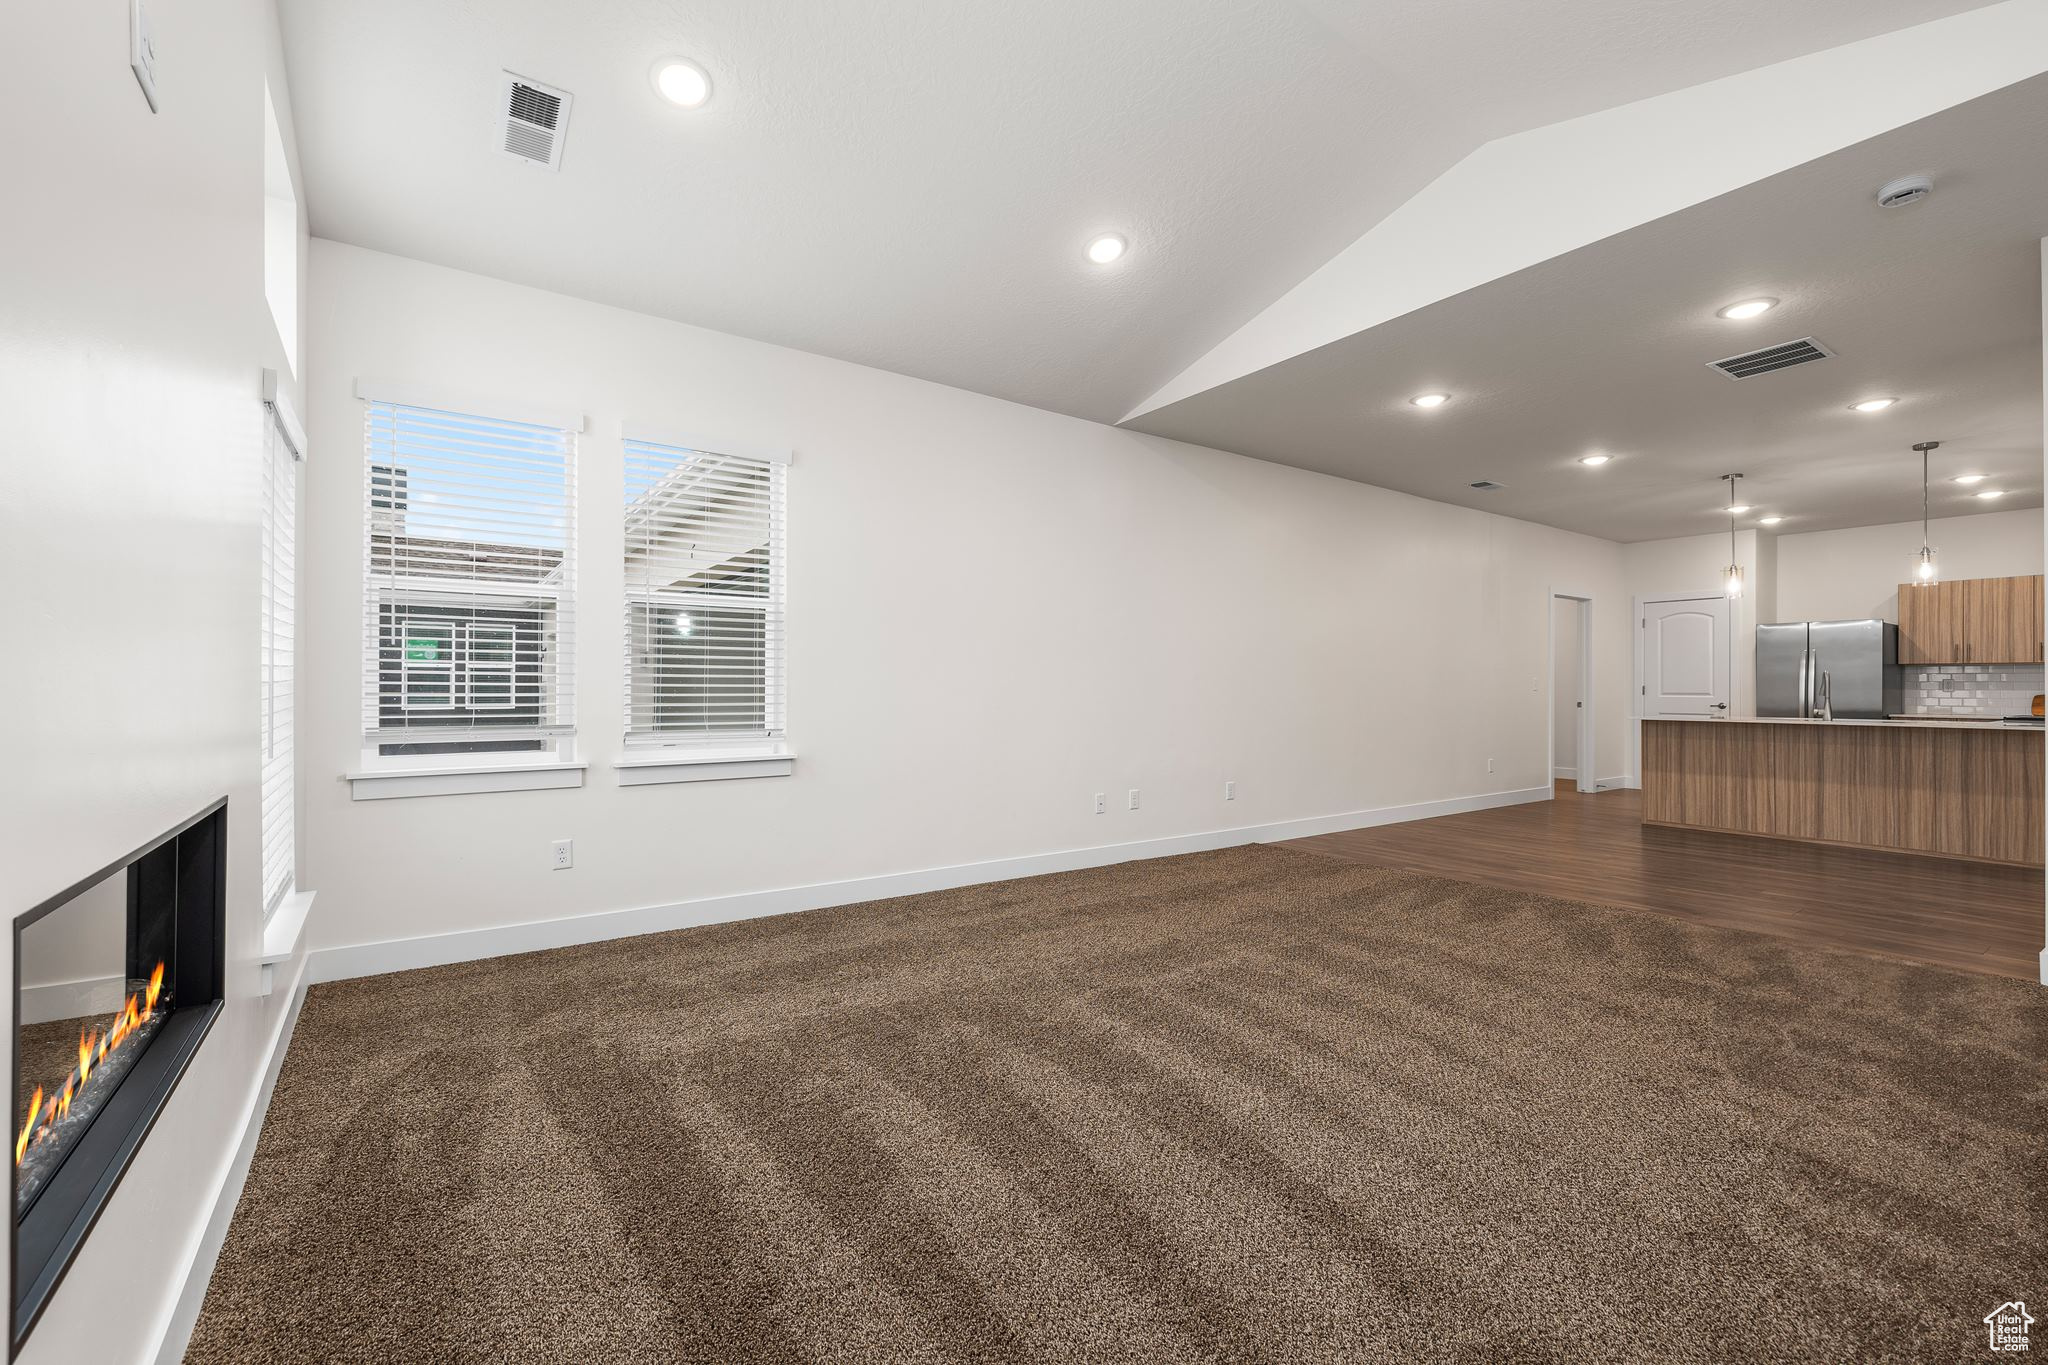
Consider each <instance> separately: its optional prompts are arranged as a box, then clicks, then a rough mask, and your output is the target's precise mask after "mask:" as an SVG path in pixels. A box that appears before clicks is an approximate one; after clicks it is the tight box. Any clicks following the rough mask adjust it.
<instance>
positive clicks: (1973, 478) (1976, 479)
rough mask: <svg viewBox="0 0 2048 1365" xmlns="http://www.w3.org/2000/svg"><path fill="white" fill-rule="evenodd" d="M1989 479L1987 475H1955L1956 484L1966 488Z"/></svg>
mask: <svg viewBox="0 0 2048 1365" xmlns="http://www.w3.org/2000/svg"><path fill="white" fill-rule="evenodd" d="M1990 477H1991V476H1990V475H1989V474H1958V475H1956V482H1957V483H1959V484H1962V485H1963V486H1964V487H1966V488H1967V487H1968V486H1969V485H1971V484H1973V483H1982V482H1984V480H1986V479H1988V478H1990Z"/></svg>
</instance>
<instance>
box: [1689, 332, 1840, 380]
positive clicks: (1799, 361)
mask: <svg viewBox="0 0 2048 1365" xmlns="http://www.w3.org/2000/svg"><path fill="white" fill-rule="evenodd" d="M1833 354H1834V352H1833V351H1830V350H1829V349H1828V348H1827V347H1825V346H1823V345H1821V344H1820V343H1819V342H1818V341H1815V340H1814V339H1813V338H1812V337H1801V338H1800V339H1799V340H1797V341H1788V342H1786V343H1785V344H1784V345H1782V346H1766V347H1764V348H1763V349H1762V350H1761V351H1748V352H1745V353H1744V354H1742V355H1731V356H1729V357H1728V358H1727V359H1726V360H1716V361H1713V362H1711V363H1710V364H1709V365H1708V367H1707V368H1708V369H1713V370H1719V371H1720V372H1721V373H1722V374H1725V375H1727V376H1728V377H1729V378H1730V379H1748V378H1751V377H1752V376H1754V375H1759V374H1769V373H1770V372H1771V371H1772V370H1783V369H1789V368H1791V367H1792V366H1794V365H1804V364H1807V363H1808V362H1809V361H1814V360H1826V359H1827V358H1828V357H1829V356H1831V355H1833Z"/></svg>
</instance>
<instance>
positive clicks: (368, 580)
mask: <svg viewBox="0 0 2048 1365" xmlns="http://www.w3.org/2000/svg"><path fill="white" fill-rule="evenodd" d="M363 451H364V470H363V541H364V545H363V566H364V568H363V731H364V734H365V736H366V738H367V739H368V740H369V741H370V742H372V743H375V744H376V745H377V748H378V752H379V753H380V754H387V755H389V754H415V753H483V752H498V751H509V750H521V749H525V750H533V749H539V748H542V747H543V746H544V745H545V743H547V742H548V741H550V740H552V739H553V738H555V737H559V736H563V735H568V734H573V733H574V731H575V723H574V720H575V700H574V679H575V672H574V649H573V642H574V638H575V597H574V578H573V568H574V557H573V555H572V553H571V545H572V544H573V537H574V528H575V495H574V488H575V480H574V470H573V463H574V458H575V438H574V437H573V436H572V435H571V434H570V433H569V432H568V431H566V430H563V429H561V428H558V427H551V426H543V425H536V424H533V423H528V422H515V421H504V420H499V419H496V418H491V417H481V416H475V415H472V414H467V413H459V412H446V411H439V410H435V409H430V408H424V407H411V406H407V405H404V404H401V403H395V402H379V401H372V402H370V403H367V404H366V405H365V412H364V440H363Z"/></svg>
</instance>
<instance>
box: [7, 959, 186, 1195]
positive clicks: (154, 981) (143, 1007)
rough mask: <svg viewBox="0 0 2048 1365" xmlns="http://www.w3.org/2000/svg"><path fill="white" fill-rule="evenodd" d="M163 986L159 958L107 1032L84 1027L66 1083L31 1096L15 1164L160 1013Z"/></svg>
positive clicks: (23, 1121)
mask: <svg viewBox="0 0 2048 1365" xmlns="http://www.w3.org/2000/svg"><path fill="white" fill-rule="evenodd" d="M163 988H164V964H163V963H161V962H159V963H157V964H156V970H155V971H153V972H151V973H150V974H149V984H148V985H147V986H144V987H143V988H142V989H141V990H140V991H137V992H135V993H134V994H131V995H130V996H129V997H128V998H127V999H126V1000H124V1001H122V1002H121V1008H120V1009H119V1010H118V1011H116V1012H115V1014H114V1020H113V1023H111V1024H109V1025H108V1026H107V1030H106V1032H104V1033H102V1032H101V1031H100V1030H98V1029H91V1030H80V1032H79V1035H78V1065H77V1066H75V1067H73V1068H72V1070H71V1074H70V1075H68V1076H66V1077H65V1078H64V1084H63V1086H62V1087H61V1088H60V1089H59V1090H58V1091H57V1092H56V1093H55V1094H54V1095H51V1096H50V1097H49V1098H48V1099H47V1100H45V1099H44V1098H43V1088H42V1087H41V1086H40V1085H39V1086H37V1087H36V1089H35V1093H34V1094H33V1095H31V1096H30V1097H29V1101H28V1114H27V1116H26V1117H25V1118H24V1119H23V1120H22V1124H21V1132H20V1133H19V1134H18V1135H17V1136H16V1137H15V1139H14V1164H15V1165H17V1166H19V1165H20V1164H21V1163H22V1161H23V1160H24V1159H26V1158H27V1156H28V1149H29V1148H30V1147H32V1146H34V1145H35V1144H36V1143H38V1142H41V1141H42V1140H43V1139H44V1138H45V1137H48V1136H49V1134H50V1130H51V1128H52V1127H53V1126H54V1125H55V1124H56V1122H57V1121H58V1120H59V1119H61V1118H64V1117H65V1116H67V1115H68V1114H70V1112H71V1101H72V1098H73V1097H74V1096H76V1095H77V1094H78V1093H79V1092H80V1091H81V1090H83V1089H84V1088H85V1082H86V1078H87V1077H89V1076H91V1075H92V1073H93V1072H95V1071H97V1070H99V1069H100V1067H101V1066H103V1065H105V1063H106V1060H107V1057H108V1056H109V1055H110V1054H111V1053H112V1052H113V1051H114V1049H115V1048H118V1047H119V1046H121V1044H122V1043H125V1042H127V1041H128V1039H130V1038H131V1037H133V1036H134V1035H135V1034H136V1033H137V1032H138V1031H140V1030H141V1028H142V1026H143V1025H145V1024H147V1023H148V1022H149V1021H150V1020H151V1019H153V1018H155V1017H156V1006H157V1001H158V1000H159V999H160V998H161V997H162V995H163Z"/></svg>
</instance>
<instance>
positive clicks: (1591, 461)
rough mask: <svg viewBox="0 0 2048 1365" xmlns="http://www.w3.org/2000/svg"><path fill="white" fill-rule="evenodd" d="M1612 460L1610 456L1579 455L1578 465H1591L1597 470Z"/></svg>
mask: <svg viewBox="0 0 2048 1365" xmlns="http://www.w3.org/2000/svg"><path fill="white" fill-rule="evenodd" d="M1613 458H1614V457H1613V456H1612V455H1581V456H1579V463H1580V464H1587V465H1592V466H1594V467H1595V468H1598V467H1599V466H1601V465H1603V464H1606V463H1607V462H1608V461H1609V460H1611V459H1613Z"/></svg>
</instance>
